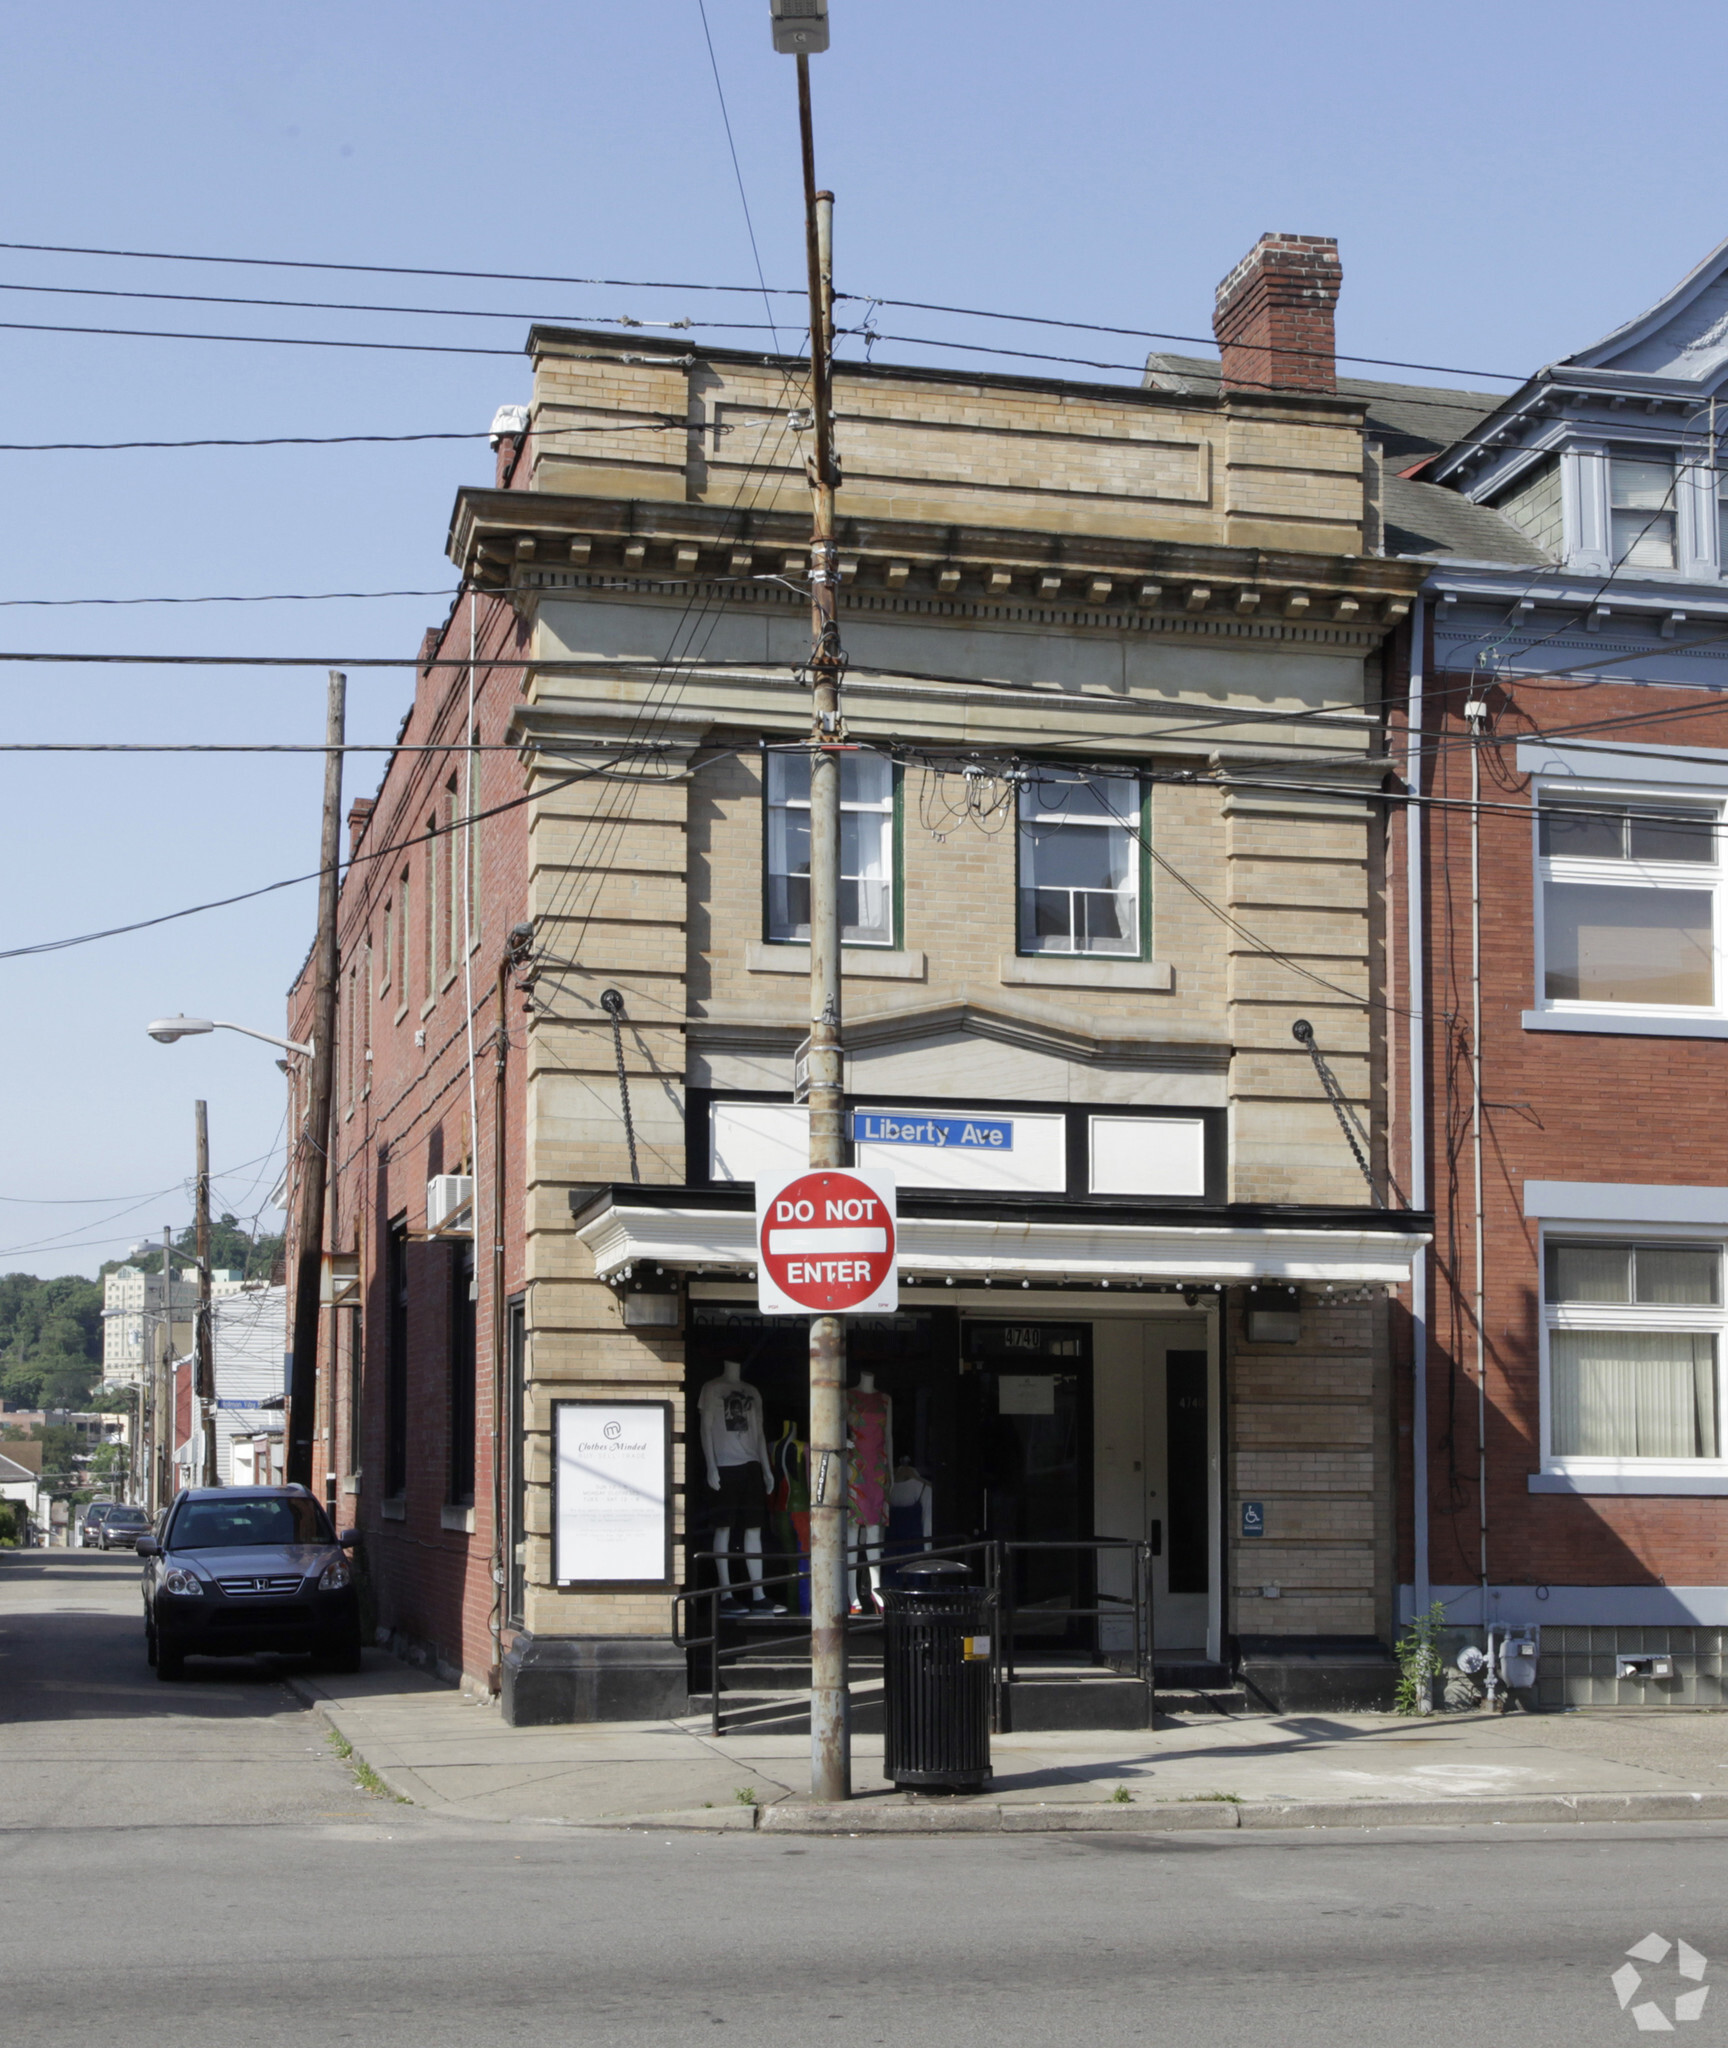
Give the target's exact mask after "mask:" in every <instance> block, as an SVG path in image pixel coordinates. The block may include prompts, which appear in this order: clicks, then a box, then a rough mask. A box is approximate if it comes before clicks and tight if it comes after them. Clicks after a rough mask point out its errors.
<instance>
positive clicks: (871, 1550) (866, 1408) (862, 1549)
mask: <svg viewBox="0 0 1728 2048" xmlns="http://www.w3.org/2000/svg"><path fill="white" fill-rule="evenodd" d="M846 1430H847V1435H848V1437H849V1439H850V1441H851V1459H850V1465H851V1473H852V1490H851V1508H852V1612H853V1613H854V1614H858V1613H861V1612H862V1611H863V1610H862V1608H861V1607H860V1605H859V1602H858V1574H859V1572H860V1570H861V1569H863V1568H866V1567H867V1568H868V1570H869V1573H870V1598H871V1601H872V1603H873V1604H874V1605H875V1606H876V1607H877V1608H878V1609H880V1607H881V1605H882V1530H883V1526H884V1524H885V1523H886V1522H887V1520H888V1488H889V1485H890V1484H891V1481H892V1476H893V1468H894V1403H893V1401H892V1400H891V1399H890V1397H889V1396H888V1395H887V1394H884V1393H883V1392H882V1391H881V1389H880V1388H879V1387H878V1386H877V1384H876V1375H875V1374H874V1373H873V1372H861V1373H860V1374H859V1375H858V1384H857V1385H856V1386H855V1387H853V1388H851V1389H850V1390H849V1391H848V1393H847V1395H846Z"/></svg>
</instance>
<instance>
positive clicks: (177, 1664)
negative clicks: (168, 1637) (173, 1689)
mask: <svg viewBox="0 0 1728 2048" xmlns="http://www.w3.org/2000/svg"><path fill="white" fill-rule="evenodd" d="M185 1675H186V1653H185V1651H184V1650H165V1649H163V1647H162V1645H161V1644H160V1643H158V1644H157V1645H156V1676H157V1677H158V1678H159V1679H161V1680H162V1682H163V1683H164V1684H165V1685H171V1684H172V1683H173V1682H174V1680H175V1679H177V1678H184V1677H185Z"/></svg>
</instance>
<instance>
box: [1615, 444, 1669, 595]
mask: <svg viewBox="0 0 1728 2048" xmlns="http://www.w3.org/2000/svg"><path fill="white" fill-rule="evenodd" d="M1632 462H1641V463H1645V464H1647V465H1648V466H1649V467H1650V468H1652V469H1659V468H1666V469H1667V471H1668V490H1667V493H1666V497H1665V502H1664V503H1663V504H1661V505H1659V506H1651V507H1647V508H1643V509H1645V510H1646V511H1647V514H1648V516H1647V517H1646V518H1645V519H1644V520H1643V521H1642V522H1641V524H1640V525H1639V527H1638V529H1637V530H1636V531H1635V532H1634V534H1633V535H1632V539H1631V544H1630V545H1631V547H1636V546H1638V545H1639V544H1640V542H1642V541H1643V540H1645V539H1647V538H1648V537H1649V532H1650V528H1651V526H1652V525H1653V524H1654V523H1655V521H1656V520H1658V519H1665V520H1666V521H1667V522H1668V560H1667V561H1666V562H1634V561H1633V560H1632V558H1631V553H1630V548H1629V549H1628V552H1627V553H1626V554H1624V555H1623V554H1621V552H1620V549H1619V546H1618V543H1617V542H1616V540H1615V531H1614V520H1615V515H1616V513H1618V512H1619V511H1620V510H1621V508H1620V507H1619V506H1617V505H1616V504H1615V502H1614V471H1615V469H1616V468H1617V467H1618V466H1619V465H1620V464H1621V463H1632ZM1684 481H1685V479H1684V473H1683V471H1682V469H1681V462H1680V450H1679V449H1678V448H1662V447H1650V448H1645V447H1641V446H1639V445H1637V444H1636V443H1630V442H1621V441H1611V442H1610V443H1609V444H1608V560H1609V562H1610V564H1611V565H1612V566H1613V567H1614V568H1615V569H1624V570H1625V572H1626V574H1627V575H1628V576H1672V575H1673V574H1674V573H1675V571H1676V570H1677V569H1678V568H1679V567H1680V555H1681V537H1680V495H1681V491H1682V489H1683V488H1684ZM1639 509H1640V508H1637V507H1627V508H1626V510H1627V512H1628V514H1629V515H1630V516H1631V517H1636V515H1637V511H1638V510H1639ZM1629 523H1630V520H1629Z"/></svg>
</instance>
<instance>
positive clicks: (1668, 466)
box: [1608, 453, 1675, 569]
mask: <svg viewBox="0 0 1728 2048" xmlns="http://www.w3.org/2000/svg"><path fill="white" fill-rule="evenodd" d="M1608 497H1609V513H1608V517H1609V523H1610V525H1611V526H1612V528H1613V536H1612V537H1613V542H1614V562H1615V565H1616V567H1618V566H1620V565H1621V564H1622V563H1623V564H1624V565H1625V566H1626V567H1627V568H1628V569H1672V568H1673V566H1674V559H1675V557H1674V464H1673V462H1672V460H1671V459H1670V458H1669V457H1667V456H1654V457H1652V456H1648V455H1629V454H1618V453H1616V454H1614V455H1612V456H1611V457H1610V458H1609V463H1608Z"/></svg>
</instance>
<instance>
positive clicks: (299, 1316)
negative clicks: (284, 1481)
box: [288, 669, 348, 1487]
mask: <svg viewBox="0 0 1728 2048" xmlns="http://www.w3.org/2000/svg"><path fill="white" fill-rule="evenodd" d="M347 700H348V678H347V677H346V676H345V675H343V674H342V673H341V672H340V670H337V669H332V670H331V671H330V701H329V710H328V714H327V717H326V721H325V736H324V743H325V745H326V746H327V747H328V748H329V752H328V753H327V754H326V755H325V756H324V825H323V831H322V833H321V835H320V838H319V846H318V936H317V939H316V941H315V942H314V945H313V953H312V957H313V975H312V1059H311V1062H310V1066H311V1073H310V1078H309V1087H310V1100H309V1102H308V1104H307V1110H306V1124H305V1128H304V1131H303V1132H302V1148H303V1149H302V1152H301V1162H300V1209H299V1215H298V1217H297V1219H296V1224H295V1241H296V1256H295V1260H294V1334H293V1349H292V1351H291V1352H290V1354H289V1356H290V1357H291V1359H292V1361H293V1364H292V1367H291V1369H290V1379H289V1385H288V1481H289V1484H290V1485H300V1486H306V1487H309V1486H310V1485H311V1484H312V1444H313V1437H314V1434H315V1432H316V1429H317V1423H318V1306H319V1299H318V1298H319V1294H320V1291H321V1283H322V1281H323V1277H324V1192H325V1185H326V1180H327V1169H328V1165H329V1157H330V1097H331V1092H332V1089H333V1086H334V1082H335V1075H336V864H337V862H338V860H339V859H340V857H341V850H342V738H343V729H344V723H345V718H346V711H347Z"/></svg>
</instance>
